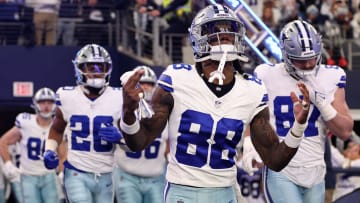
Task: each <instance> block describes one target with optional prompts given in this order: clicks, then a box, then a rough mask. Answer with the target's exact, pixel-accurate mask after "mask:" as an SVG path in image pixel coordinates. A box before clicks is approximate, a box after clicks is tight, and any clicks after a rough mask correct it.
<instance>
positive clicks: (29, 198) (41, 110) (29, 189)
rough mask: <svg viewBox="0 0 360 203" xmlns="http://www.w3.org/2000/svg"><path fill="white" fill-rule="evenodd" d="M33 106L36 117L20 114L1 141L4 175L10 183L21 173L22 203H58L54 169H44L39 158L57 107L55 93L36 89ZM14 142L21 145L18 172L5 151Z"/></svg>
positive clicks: (0, 151)
mask: <svg viewBox="0 0 360 203" xmlns="http://www.w3.org/2000/svg"><path fill="white" fill-rule="evenodd" d="M33 107H34V109H35V111H36V114H30V113H20V114H19V115H18V116H17V117H16V121H15V126H14V127H12V128H11V129H10V130H9V131H7V132H6V133H5V134H4V135H3V136H2V137H1V139H0V155H1V157H2V159H3V160H4V163H5V165H4V170H5V171H4V172H5V174H7V177H9V179H10V181H11V180H12V177H14V176H16V175H17V173H19V172H20V174H21V178H20V179H21V182H20V185H21V192H22V200H21V202H24V203H27V202H28V203H33V202H39V203H41V202H43V203H45V202H46V203H58V202H59V197H58V193H57V189H56V184H57V177H56V173H55V170H48V169H47V168H45V166H44V163H43V160H42V158H41V156H42V153H43V150H44V145H45V140H46V139H47V136H48V134H49V129H50V125H51V123H52V122H53V116H54V112H55V108H56V105H55V93H54V91H52V90H51V89H49V88H46V87H44V88H41V89H39V90H38V91H37V92H36V93H35V95H34V98H33ZM15 143H19V144H20V146H19V148H20V163H21V164H20V171H19V169H18V168H17V167H16V166H15V165H14V164H13V163H12V161H11V156H10V153H9V151H8V147H9V145H13V144H15Z"/></svg>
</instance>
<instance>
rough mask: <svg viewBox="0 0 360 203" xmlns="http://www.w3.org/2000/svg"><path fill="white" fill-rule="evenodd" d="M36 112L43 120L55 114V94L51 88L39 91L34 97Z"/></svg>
mask: <svg viewBox="0 0 360 203" xmlns="http://www.w3.org/2000/svg"><path fill="white" fill-rule="evenodd" d="M32 107H33V108H34V109H35V112H36V113H37V114H38V115H40V116H41V117H42V118H45V119H47V118H51V117H52V116H53V115H54V114H55V108H56V104H55V93H54V91H52V90H51V89H50V88H47V87H44V88H41V89H39V90H38V91H37V92H36V93H35V95H34V97H33V105H32Z"/></svg>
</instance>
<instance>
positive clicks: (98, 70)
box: [80, 63, 110, 74]
mask: <svg viewBox="0 0 360 203" xmlns="http://www.w3.org/2000/svg"><path fill="white" fill-rule="evenodd" d="M80 69H81V71H82V72H83V73H94V74H102V73H103V74H106V73H108V72H109V71H110V64H108V63H83V64H81V65H80Z"/></svg>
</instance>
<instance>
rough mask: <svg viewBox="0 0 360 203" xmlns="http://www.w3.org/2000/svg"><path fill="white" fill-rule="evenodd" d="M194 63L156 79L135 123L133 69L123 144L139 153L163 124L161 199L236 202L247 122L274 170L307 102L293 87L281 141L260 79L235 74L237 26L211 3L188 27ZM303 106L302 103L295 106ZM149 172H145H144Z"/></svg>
mask: <svg viewBox="0 0 360 203" xmlns="http://www.w3.org/2000/svg"><path fill="white" fill-rule="evenodd" d="M189 31H190V40H191V45H192V48H193V50H194V59H195V62H196V63H195V65H189V64H173V65H170V66H168V67H167V69H166V70H165V71H164V72H163V73H162V75H161V76H160V78H159V80H158V87H157V88H156V90H155V93H154V95H153V97H152V101H151V104H152V109H153V111H154V112H155V114H154V115H153V116H152V117H151V118H145V119H141V120H139V119H137V117H136V115H135V114H134V111H135V110H136V109H137V108H138V102H139V101H140V97H139V93H140V95H141V93H142V91H143V90H142V89H141V88H139V87H138V85H137V84H138V82H139V80H140V78H141V76H142V75H143V74H144V71H141V70H138V71H136V72H135V74H133V75H132V76H130V78H129V79H128V80H127V82H126V83H125V84H124V86H123V98H124V101H123V102H124V104H123V117H122V118H121V121H120V127H121V130H122V132H123V134H124V137H125V140H126V143H127V146H128V147H129V148H130V149H131V150H134V151H137V150H142V149H145V148H146V147H147V146H148V145H149V144H150V143H151V142H153V140H154V139H155V138H156V137H157V136H158V135H159V134H160V133H161V132H162V131H163V130H164V128H165V126H166V125H167V124H168V128H169V144H170V155H169V156H170V159H169V163H168V166H167V172H166V179H167V186H166V189H165V191H166V192H165V195H164V198H165V200H164V202H171V203H173V202H207V203H215V202H216V203H221V202H224V203H225V202H226V203H228V202H236V195H235V192H234V190H233V185H234V184H235V181H236V165H235V156H236V150H237V148H239V147H240V141H241V139H242V137H243V134H244V130H245V129H246V127H247V126H249V125H250V128H251V129H250V130H251V133H252V136H251V137H252V139H253V141H254V143H255V145H256V146H257V150H258V152H259V154H260V156H261V158H262V160H263V161H264V164H266V165H268V167H269V168H271V169H273V170H275V171H280V170H281V169H283V168H284V167H285V166H286V165H287V163H288V162H289V161H290V159H291V158H292V157H293V156H294V155H295V153H296V151H297V148H298V146H299V144H300V142H301V139H302V134H303V130H304V129H305V127H306V122H307V114H308V110H307V109H306V108H304V107H303V106H306V105H307V103H308V102H309V97H308V92H307V89H306V86H304V85H303V84H302V83H299V84H298V87H299V89H300V92H301V94H303V95H304V98H303V99H300V98H299V97H298V96H297V95H296V94H295V93H294V92H293V93H290V92H289V95H290V94H291V98H292V101H293V102H294V103H296V109H294V113H295V117H296V121H297V122H295V124H294V125H292V130H291V132H289V133H288V135H287V136H286V139H285V141H283V142H279V139H278V137H277V135H276V133H275V131H274V130H273V128H272V127H271V125H270V123H269V111H268V105H267V101H268V97H267V93H266V89H265V87H264V85H263V83H262V82H261V81H260V80H257V79H256V78H254V77H252V76H251V75H248V74H243V71H242V69H241V66H240V61H246V59H247V57H245V56H244V37H245V28H244V24H243V23H242V22H241V21H240V20H239V19H238V17H237V16H236V15H235V13H234V12H233V11H232V10H231V9H230V8H228V7H226V6H223V5H220V4H215V5H210V6H207V7H206V8H204V9H202V10H201V11H199V12H198V13H197V15H196V16H195V18H194V19H193V22H192V25H191V27H190V29H189ZM301 103H303V105H302V104H301ZM150 170H151V169H150Z"/></svg>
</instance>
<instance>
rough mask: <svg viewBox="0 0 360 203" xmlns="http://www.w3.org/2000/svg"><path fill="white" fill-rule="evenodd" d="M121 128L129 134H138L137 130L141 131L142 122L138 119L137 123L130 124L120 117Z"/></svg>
mask: <svg viewBox="0 0 360 203" xmlns="http://www.w3.org/2000/svg"><path fill="white" fill-rule="evenodd" d="M120 128H121V130H122V131H123V132H124V133H126V134H128V135H133V134H136V133H137V132H139V130H140V122H139V120H137V119H136V120H135V123H133V124H131V125H128V124H126V123H125V122H124V121H123V119H120Z"/></svg>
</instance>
